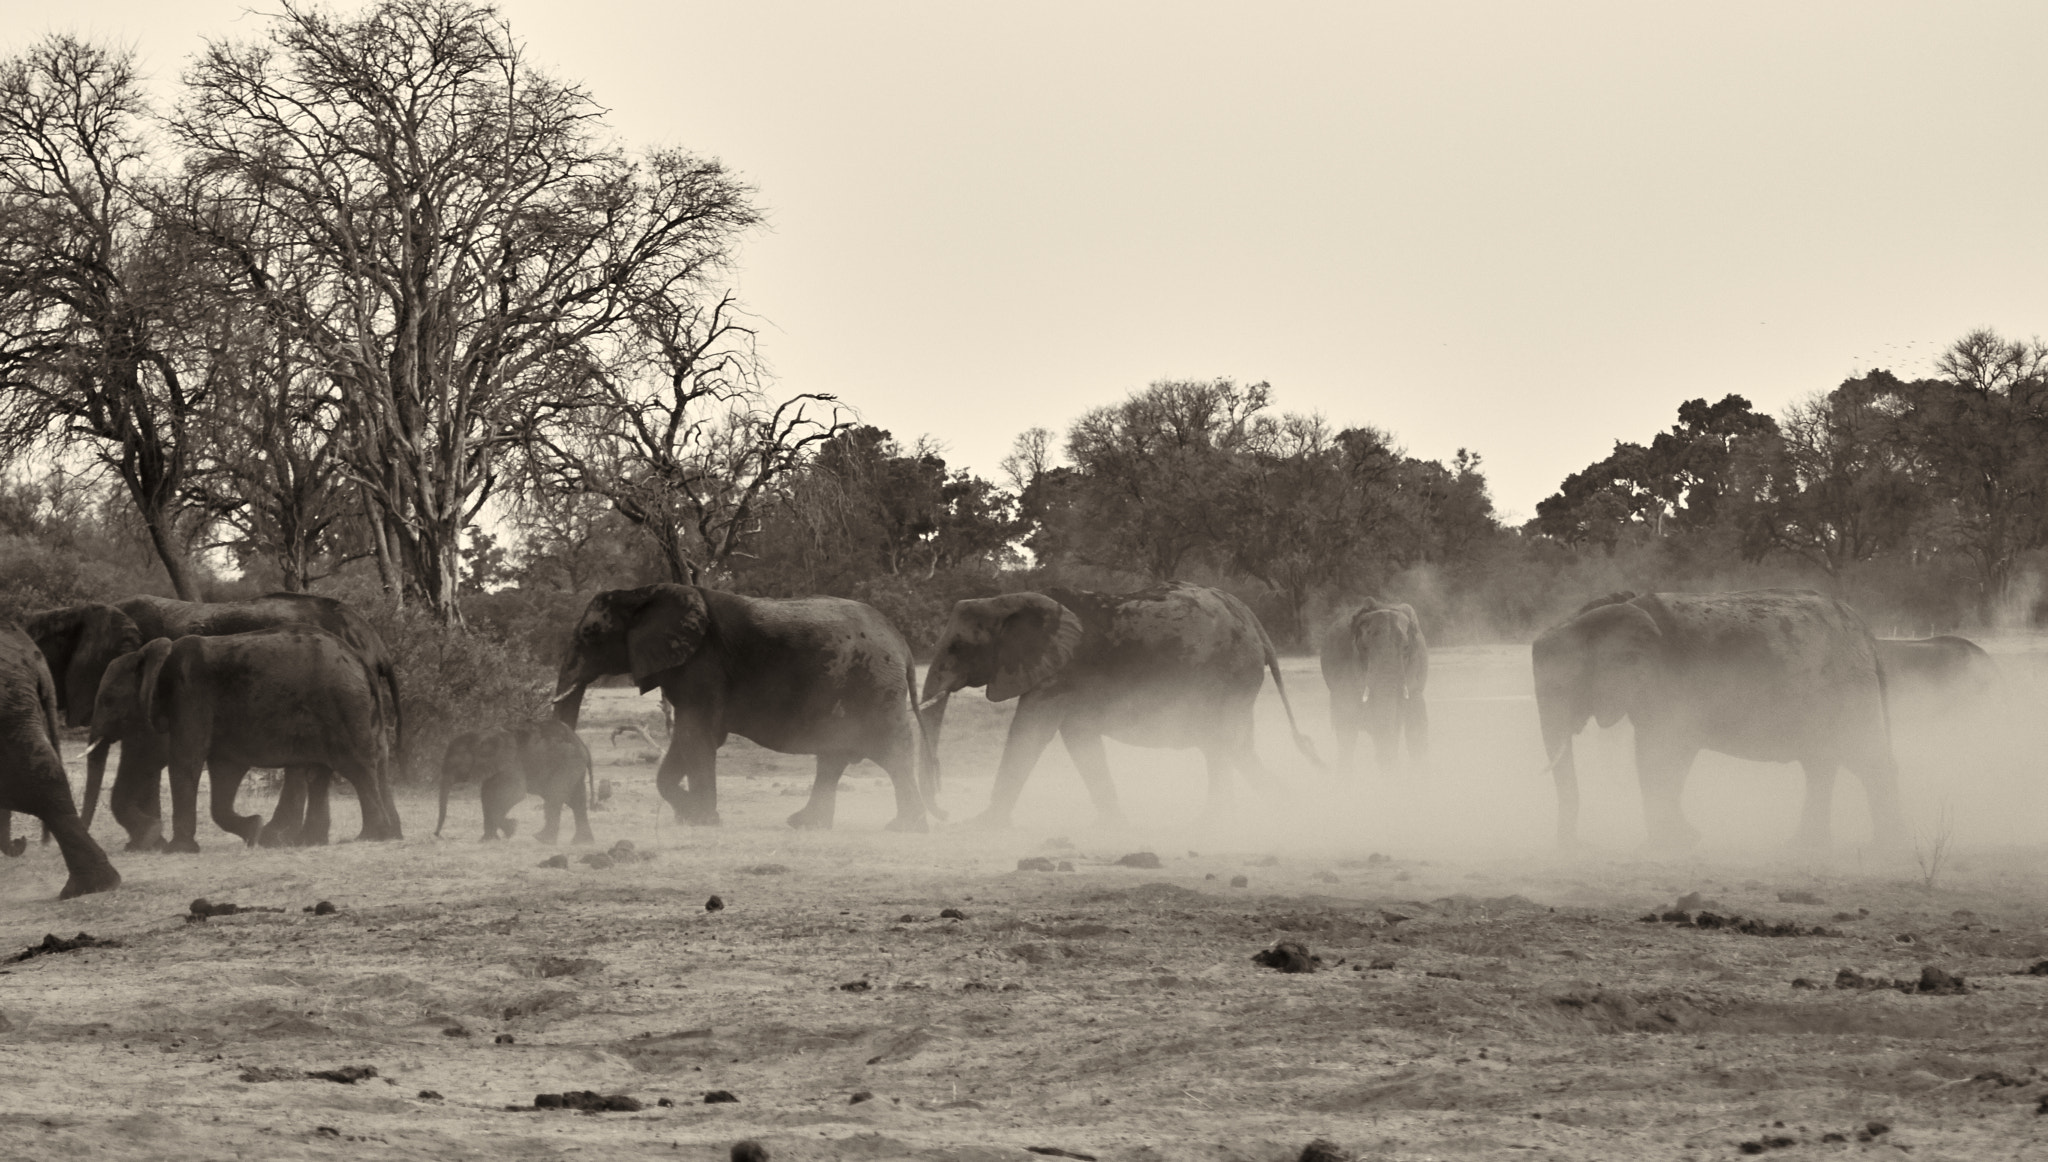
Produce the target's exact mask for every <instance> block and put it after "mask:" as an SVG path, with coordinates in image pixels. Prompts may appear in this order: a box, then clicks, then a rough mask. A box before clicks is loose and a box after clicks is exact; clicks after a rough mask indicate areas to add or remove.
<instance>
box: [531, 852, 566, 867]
mask: <svg viewBox="0 0 2048 1162" xmlns="http://www.w3.org/2000/svg"><path fill="white" fill-rule="evenodd" d="M537 866H539V867H559V868H566V867H568V866H569V857H568V856H566V855H551V856H549V857H547V858H546V859H544V860H541V861H540V863H539V864H538V865H537Z"/></svg>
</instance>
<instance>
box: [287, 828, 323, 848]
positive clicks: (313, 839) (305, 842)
mask: <svg viewBox="0 0 2048 1162" xmlns="http://www.w3.org/2000/svg"><path fill="white" fill-rule="evenodd" d="M291 845H292V846H293V847H326V846H327V833H326V832H325V831H301V832H299V833H298V834H297V835H294V836H292V839H291Z"/></svg>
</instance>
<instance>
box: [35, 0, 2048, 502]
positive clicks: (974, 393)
mask: <svg viewBox="0 0 2048 1162" xmlns="http://www.w3.org/2000/svg"><path fill="white" fill-rule="evenodd" d="M265 7H266V5H265V4H263V3H262V2H260V0H258V2H256V3H251V2H250V0H71V2H68V3H63V4H56V3H48V4H41V3H23V2H22V0H0V12H5V13H6V14H7V19H6V20H4V21H0V29H4V30H5V31H4V32H0V49H5V50H6V51H10V52H11V51H15V50H18V49H19V48H20V47H22V46H23V45H25V44H26V43H27V42H28V40H29V39H30V38H32V37H34V36H36V35H40V34H41V33H42V32H43V31H46V30H51V29H62V30H67V31H74V32H82V33H86V34H89V35H92V36H95V37H98V38H104V39H113V40H116V41H118V42H122V43H126V44H128V45H130V46H132V47H134V48H136V49H138V50H139V51H140V54H141V58H142V62H143V66H144V68H145V69H146V70H147V71H148V72H149V73H151V74H152V75H153V76H154V78H155V79H156V81H157V82H158V84H159V86H160V89H161V91H163V92H164V93H166V94H169V93H170V91H171V85H172V83H173V82H174V81H175V79H176V76H177V74H178V72H179V70H180V69H181V68H182V67H183V62H184V61H185V59H186V58H187V57H188V56H189V55H190V54H191V53H192V52H193V51H195V50H196V49H197V48H198V47H199V44H200V38H201V37H202V36H214V37H218V36H240V37H246V36H253V35H256V34H257V33H258V32H259V31H260V28H261V27H262V22H261V21H259V20H257V19H255V18H254V17H251V16H249V15H247V13H248V11H249V10H251V9H255V10H257V11H261V10H264V9H265ZM342 7H344V8H353V7H355V6H354V5H352V4H347V5H342ZM501 10H502V11H503V12H505V13H506V15H507V16H508V17H509V18H510V20H511V23H512V27H513V31H514V33H515V35H517V36H518V37H520V38H521V39H522V40H524V41H525V42H526V44H527V46H528V48H529V49H530V51H531V53H532V56H533V59H534V60H535V61H536V62H537V63H539V64H541V65H543V66H544V67H547V68H549V69H551V70H552V71H553V72H554V73H555V74H557V75H559V76H563V77H566V78H571V79H575V80H578V81H581V82H582V83H584V84H585V85H586V86H587V87H588V88H589V89H590V90H591V91H592V92H593V93H594V95H595V96H596V97H597V98H598V100H600V101H601V102H603V103H604V104H605V105H607V106H609V107H610V108H611V109H612V119H611V123H612V125H613V127H614V129H615V130H616V131H617V133H618V134H619V136H620V138H621V139H622V140H623V141H625V142H627V143H629V144H635V143H637V144H647V143H659V144H669V145H680V146H684V147H687V148H689V149H691V150H693V151H695V152H698V153H703V154H708V155H713V156H717V157H720V158H722V159H723V160H724V161H725V162H726V163H727V164H728V165H729V166H731V167H732V168H734V169H735V170H737V171H739V172H740V173H741V174H743V175H744V176H745V177H746V178H747V180H749V181H751V182H752V183H753V184H754V185H755V186H757V187H758V189H759V191H760V203H761V205H762V206H763V207H764V208H765V209H766V211H767V213H768V215H769V218H770V223H771V224H770V226H769V228H768V229H766V230H764V231H762V232H760V233H758V234H756V235H755V236H753V237H752V238H751V239H750V240H749V242H748V243H747V245H746V248H745V251H744V254H743V258H742V269H741V285H740V290H741V293H742V295H743V296H744V298H745V299H746V301H747V302H748V303H749V304H750V306H751V307H752V309H753V310H754V311H755V312H756V313H757V314H759V315H760V316H762V317H763V318H764V319H765V321H766V323H767V329H766V330H765V332H764V335H763V340H762V343H763V349H764V351H765V353H766V354H767V355H768V357H769V358H770V360H771V361H772V363H773V365H774V368H775V371H776V374H777V377H778V383H777V388H778V390H779V391H781V392H785V393H787V392H795V391H829V392H834V393H837V394H839V395H841V396H842V397H843V398H845V399H846V400H848V401H849V402H851V403H853V404H854V405H856V406H857V407H858V408H859V409H860V412H861V414H862V417H863V419H864V420H866V421H867V422H870V423H874V424H877V425H879V426H881V427H885V428H888V429H890V430H891V431H893V432H895V433H896V434H897V436H898V437H900V438H902V439H903V440H904V441H905V442H906V443H908V442H909V441H910V440H912V439H914V438H915V437H917V436H918V435H920V434H925V433H930V434H931V435H933V436H935V437H937V438H938V439H939V440H941V441H942V442H943V443H944V444H945V446H946V448H947V450H948V458H949V460H950V461H951V462H952V463H953V464H954V465H955V466H965V467H969V468H972V469H974V470H975V471H977V472H980V473H981V474H983V475H986V476H989V477H991V478H995V477H996V475H997V471H998V470H997V465H998V463H999V461H1000V460H1001V459H1002V457H1003V456H1004V455H1005V454H1006V452H1007V451H1008V449H1009V446H1010V442H1011V440H1012V439H1013V438H1014V437H1015V436H1016V434H1017V433H1018V432H1020V431H1022V430H1024V429H1026V428H1029V427H1032V426H1034V425H1044V426H1046V427H1050V428H1053V429H1055V430H1057V431H1060V432H1062V433H1064V431H1065V429H1066V426H1067V425H1068V424H1069V423H1070V422H1071V421H1072V420H1073V419H1074V418H1075V417H1077V416H1078V415H1079V414H1080V413H1081V412H1083V411H1085V410H1086V409H1088V408H1090V407H1093V406H1096V405H1099V404H1103V403H1108V402H1111V401H1113V400H1116V399H1119V398H1122V397H1123V396H1124V395H1125V394H1126V393H1128V392H1130V391H1132V390H1135V389H1138V388H1141V387H1143V386H1144V385H1145V384H1147V383H1148V382H1150V381H1152V380H1154V379H1159V378H1166V377H1175V378H1211V377H1216V376H1229V377H1233V378H1236V379H1239V380H1243V381H1252V380H1260V379H1263V380H1268V381H1270V382H1271V383H1272V385H1273V388H1274V392H1275V396H1276V398H1277V402H1278V403H1279V405H1280V406H1281V407H1282V408H1284V409H1286V410H1291V411H1320V412H1322V413H1324V414H1325V415H1326V416H1328V418H1329V419H1330V420H1331V421H1332V423H1333V424H1335V425H1337V426H1339V427H1342V426H1348V425H1354V424H1362V423H1369V424H1375V425H1378V426H1380V427H1382V428H1385V429H1388V430H1390V431H1391V432H1393V433H1394V434H1395V435H1396V436H1397V437H1398V438H1399V440H1400V441H1401V442H1402V443H1403V444H1405V446H1406V447H1407V448H1408V450H1409V451H1410V452H1411V453H1412V454H1414V455H1418V456H1425V457H1430V458H1448V457H1449V456H1450V455H1451V454H1452V453H1453V452H1454V451H1455V450H1456V449H1458V448H1460V447H1467V448H1471V449H1472V450H1474V451H1476V452H1478V453H1480V454H1481V455H1482V456H1484V457H1485V463H1486V470H1487V473H1488V475H1489V478H1490V480H1491V482H1492V486H1493V492H1494V496H1495V499H1496V502H1497V503H1498V504H1499V506H1500V507H1501V509H1502V510H1503V511H1504V512H1505V513H1506V514H1509V515H1510V516H1517V517H1526V516H1529V515H1532V514H1533V512H1534V509H1535V504H1536V502H1537V501H1538V500H1540V499H1541V498H1542V497H1544V496H1547V495H1549V494H1550V493H1551V492H1552V491H1554V490H1555V489H1556V488H1557V486H1558V484H1559V482H1560V481H1561V480H1562V479H1563V478H1564V476H1565V475H1566V474H1568V473H1570V472H1573V471H1576V470H1578V469H1580V468H1582V467H1584V466H1585V465H1586V464H1588V463H1589V462H1591V461H1593V460H1595V459H1598V458H1599V457H1601V456H1603V455H1605V454H1606V452H1607V451H1608V449H1609V448H1610V447H1611V446H1612V444H1613V441H1614V440H1615V439H1617V438H1624V439H1632V440H1646V439H1648V438H1649V436H1650V435H1651V434H1652V433H1654V432H1656V431H1657V430H1659V429H1661V428H1663V427H1666V426H1668V425H1669V424H1670V423H1671V422H1672V420H1673V419H1674V412H1675V410H1676V408H1677V405H1678V404H1679V402H1680V401H1682V400H1685V399H1688V398H1691V397H1695V396H1706V397H1708V398H1712V399H1718V398H1720V397H1721V396H1722V395H1724V394H1726V393H1728V392H1731V391H1732V392H1739V393H1741V394H1743V395H1746V396H1748V397H1749V398H1750V399H1751V400H1752V401H1754V402H1755V403H1756V404H1757V405H1758V406H1760V407H1763V408H1767V409H1769V410H1771V411H1773V412H1776V411H1779V410H1781V409H1782V408H1783V407H1784V406H1785V405H1786V404H1787V403H1789V402H1791V401H1792V400H1794V399H1797V398H1800V397H1802V396H1804V395H1806V394H1808V393H1810V392H1813V391H1816V390H1825V389H1827V388H1830V387H1833V386H1834V385H1835V384H1836V383H1838V382H1840V381H1841V380H1842V379H1844V378H1846V377H1848V376H1850V375H1853V374H1856V373H1858V372H1860V371H1862V370H1865V369H1868V368H1871V367H1889V368H1891V369H1893V370H1894V371H1898V372H1900V373H1901V374H1907V375H1911V374H1918V373H1924V372H1925V371H1926V370H1927V366H1928V362H1929V358H1930V356H1931V355H1932V353H1934V352H1935V351H1938V350H1939V349H1940V348H1941V347H1942V346H1944V345H1946V344H1947V343H1948V342H1950V341H1952V340H1953V339H1955V338H1956V337H1958V336H1960V335H1961V334H1963V333H1964V332H1965V331H1967V330H1969V329H1971V328H1973V327H1978V326H1990V327H1995V328H1997V329H1999V330H2000V331H2003V332H2005V333H2007V334H2008V335H2012V336H2015V337H2022V338H2025V337H2031V336H2033V335H2035V334H2037V333H2043V334H2048V69H2044V68H2043V67H2042V66H2041V61H2040V54H2041V49H2042V46H2043V45H2048V4H2042V3H2039V2H2038V0H2031V2H2025V0H2022V2H2011V3H1979V4H1969V3H1939V4H1936V3H1926V4H1888V3H1876V2H1871V0H1862V2H1858V3H1797V4H1787V3H1783V2H1782V0H1778V2H1772V3H1755V4H1744V3H1716V4H1685V5H1680V4H1667V3H1640V2H1638V3H1611V4H1592V3H1578V4H1553V3H1531V2H1514V3H1490V4H1458V3H1437V2H1432V3H1426V4H1425V3H1413V4H1369V3H1334V2H1333V3H1302V4H1274V3H1261V4H1241V5H1231V4H1219V3H1196V2H1192V0H1181V2H1176V3H1156V4H1154V3H1147V4H1139V3H1114V2H1109V3H1105V2H1094V3H1052V2H1047V0H1028V2H1022V3H1010V4H994V3H967V2H962V0H951V2H944V0H926V2H913V0H904V2H898V3H853V2H844V3H842V2H825V0H816V2H811V3H763V2H759V0H745V2H739V3H722V4H705V3H691V2H682V3H674V2H665V3H647V2H642V3H635V2H629V0H575V2H573V3H569V2H563V0H508V2H507V3H504V4H502V5H501Z"/></svg>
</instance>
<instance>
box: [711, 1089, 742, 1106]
mask: <svg viewBox="0 0 2048 1162" xmlns="http://www.w3.org/2000/svg"><path fill="white" fill-rule="evenodd" d="M738 1100H740V1099H739V1098H737V1097H734V1096H733V1093H732V1091H731V1090H729V1089H713V1090H707V1091H705V1094H704V1104H705V1105H708V1106H715V1105H720V1104H722V1103H724V1102H734V1101H738Z"/></svg>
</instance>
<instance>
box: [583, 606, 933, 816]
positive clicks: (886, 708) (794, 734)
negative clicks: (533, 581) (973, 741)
mask: <svg viewBox="0 0 2048 1162" xmlns="http://www.w3.org/2000/svg"><path fill="white" fill-rule="evenodd" d="M612 674H631V675H632V676H633V681H634V682H635V683H636V684H637V685H638V686H639V689H640V692H641V693H643V694H645V693H646V692H647V691H649V690H653V689H656V688H659V689H660V690H661V692H662V693H663V695H665V696H666V697H667V698H668V700H669V702H670V703H672V704H673V705H674V707H675V725H674V729H673V730H672V732H671V733H670V735H669V744H668V750H667V753H665V754H664V755H663V756H662V759H661V767H660V769H659V771H658V772H657V774H656V776H655V785H656V787H657V788H658V789H659V790H660V792H661V796H662V798H664V799H666V800H668V802H669V804H670V805H671V806H672V807H673V808H674V810H675V814H676V818H677V819H678V820H681V821H683V822H685V823H691V824H697V825H707V826H715V825H716V824H717V823H718V822H719V817H718V748H719V747H720V746H721V745H723V744H724V742H725V739H726V736H727V735H729V734H738V735H740V736H741V737H744V738H748V739H752V740H753V741H754V742H756V743H759V744H760V745H762V746H764V747H767V748H768V749H769V750H773V751H780V752H781V753H783V754H808V755H816V756H817V778H816V780H815V781H814V782H813V783H812V785H811V796H810V800H809V802H807V803H806V804H805V805H804V807H803V809H802V810H800V811H798V812H796V813H795V814H793V815H791V816H790V817H789V825H790V826H791V827H797V828H817V829H823V828H829V827H831V826H832V819H833V815H834V810H835V806H836V803H837V801H838V794H839V777H840V775H842V774H843V773H845V771H846V768H847V767H848V766H849V765H851V764H853V763H856V762H859V761H860V760H861V759H869V760H871V761H873V762H874V763H876V764H877V765H879V766H880V767H881V768H882V769H883V770H885V771H887V772H888V773H889V779H890V781H891V782H892V783H894V784H895V789H896V817H895V818H894V819H892V820H891V821H890V822H889V825H888V826H889V829H890V830H893V831H924V830H926V829H927V828H928V827H929V823H928V822H927V815H928V814H930V815H937V816H938V817H939V818H944V816H943V815H939V813H938V811H937V807H936V803H935V801H934V800H935V798H936V794H937V789H938V788H937V781H936V770H935V768H934V767H933V766H931V765H930V763H929V762H928V761H924V762H921V761H920V760H921V759H927V760H928V757H929V753H930V752H929V746H928V745H925V744H922V743H921V740H920V732H919V729H918V719H917V707H916V703H915V691H916V677H915V671H914V670H913V668H912V662H911V657H910V647H909V645H908V644H906V643H905V642H904V640H903V635H902V634H899V633H897V632H896V628H895V627H894V626H892V625H890V624H889V620H888V619H887V618H885V617H883V616H882V615H881V613H880V612H878V611H877V610H876V609H875V608H874V607H873V606H870V605H864V604H862V603H861V602H858V601H850V600H847V599H845V598H840V597H793V598H756V597H742V596H740V595H738V594H735V593H726V592H723V591H721V590H717V589H705V588H702V587H699V586H695V585H675V584H668V583H664V584H658V585H648V586H644V587H642V588H639V589H612V590H607V591H605V592H603V593H599V594H598V595H597V596H595V597H593V598H591V600H590V605H589V606H588V607H587V608H586V609H585V610H584V613H583V617H582V618H581V620H579V621H578V622H577V623H576V628H575V630H574V631H573V632H572V633H571V635H570V638H569V646H568V652H567V656H566V657H565V658H564V660H563V662H562V666H561V671H560V674H559V676H558V679H557V681H556V685H555V699H554V704H555V717H556V718H557V719H559V720H560V721H562V722H563V723H565V724H567V725H568V726H569V727H570V729H572V730H573V729H575V726H576V722H577V718H578V715H579V714H580V712H581V708H582V704H583V691H584V689H585V688H586V687H588V686H589V685H590V683H592V682H594V681H596V680H597V679H599V678H602V677H606V676H608V675H612ZM921 777H922V778H923V779H924V781H920V779H921ZM686 778H687V780H688V782H687V786H685V782H684V781H685V779H686Z"/></svg>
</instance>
